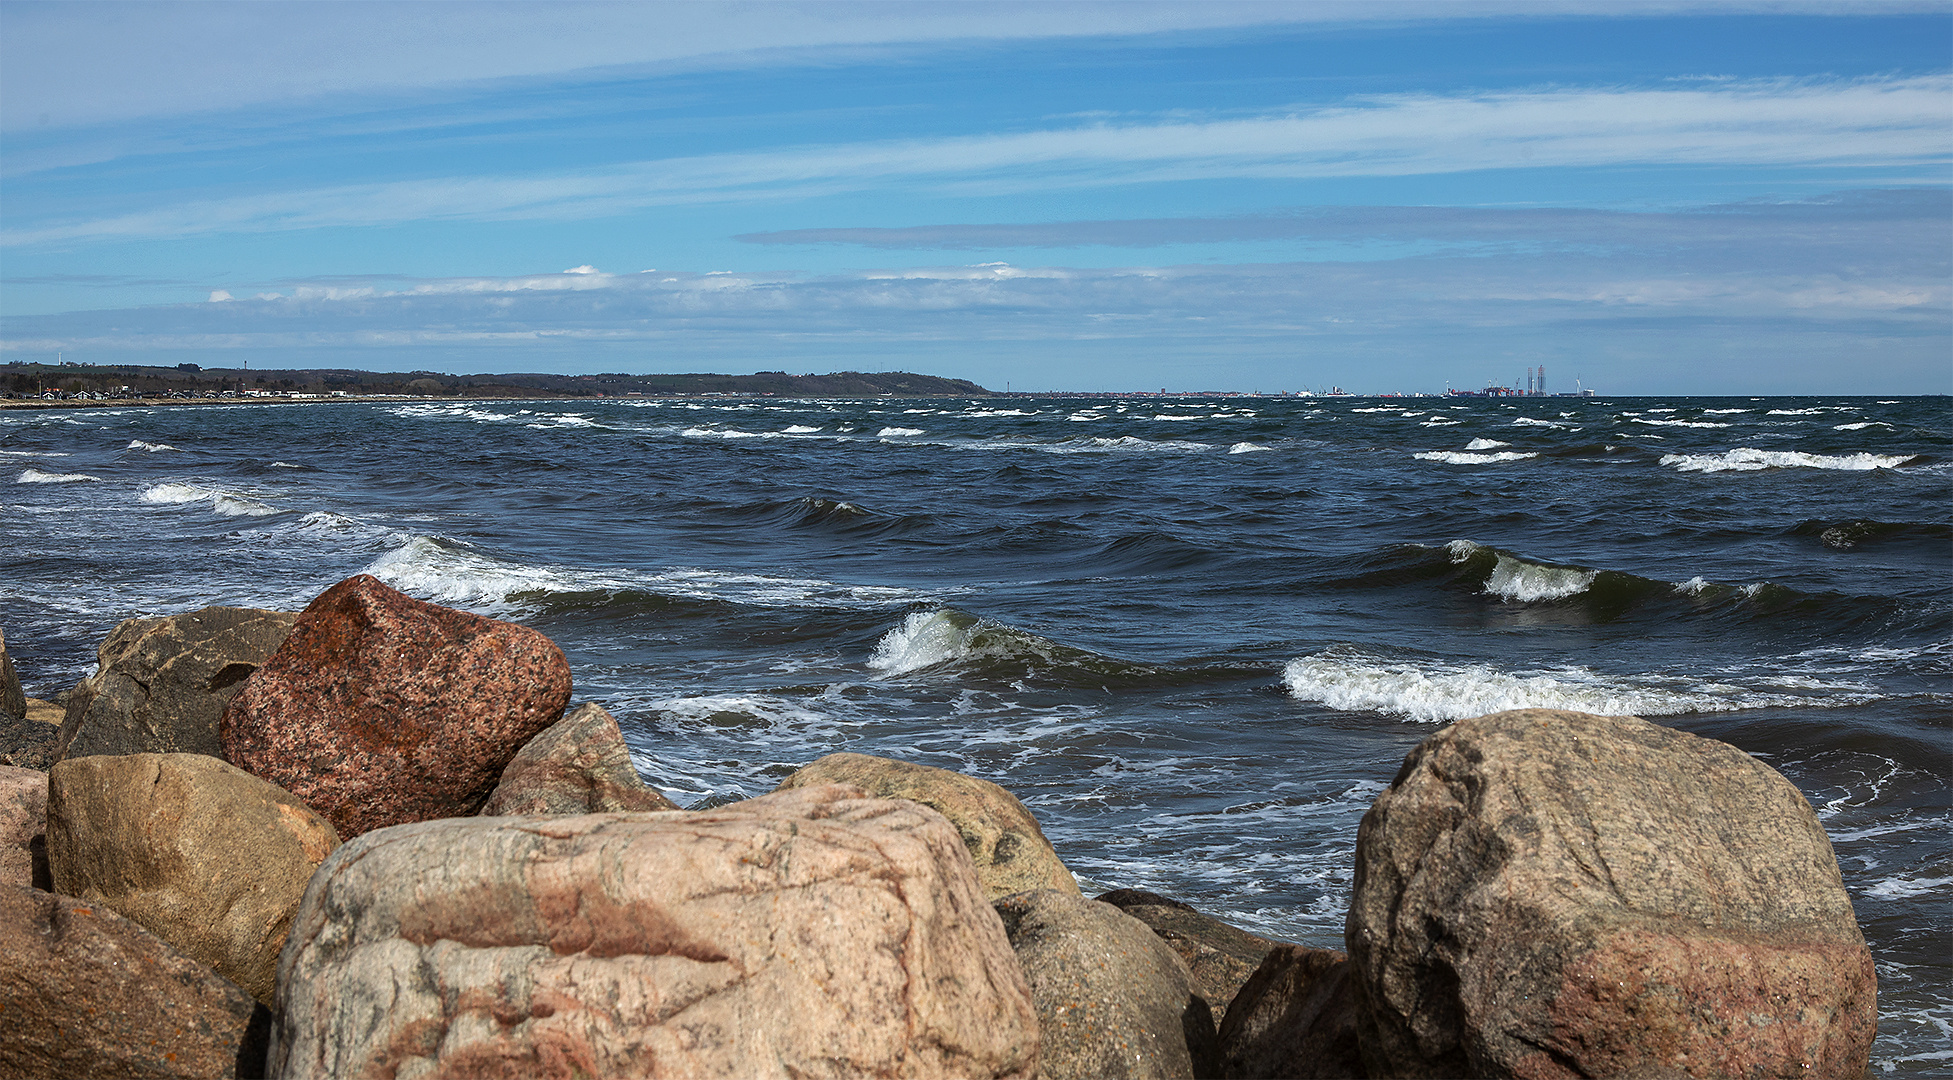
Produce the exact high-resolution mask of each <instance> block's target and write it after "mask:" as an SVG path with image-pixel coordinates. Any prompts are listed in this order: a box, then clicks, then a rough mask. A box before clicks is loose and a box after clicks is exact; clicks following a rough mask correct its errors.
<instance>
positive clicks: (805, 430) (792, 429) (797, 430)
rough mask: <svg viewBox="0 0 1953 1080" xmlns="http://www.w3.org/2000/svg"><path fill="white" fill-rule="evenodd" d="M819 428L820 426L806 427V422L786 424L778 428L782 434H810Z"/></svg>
mask: <svg viewBox="0 0 1953 1080" xmlns="http://www.w3.org/2000/svg"><path fill="white" fill-rule="evenodd" d="M819 430H820V428H817V427H808V426H807V425H806V424H788V425H787V426H786V427H783V428H781V429H780V433H781V434H782V435H812V434H813V433H814V432H816V431H819Z"/></svg>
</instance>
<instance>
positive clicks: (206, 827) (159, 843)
mask: <svg viewBox="0 0 1953 1080" xmlns="http://www.w3.org/2000/svg"><path fill="white" fill-rule="evenodd" d="M47 791H48V794H47V830H48V832H47V852H48V868H49V870H50V871H51V872H52V875H53V880H54V887H55V889H56V890H57V891H59V892H61V893H63V894H64V895H67V896H74V897H78V898H80V899H82V900H85V901H88V902H89V903H93V904H100V905H101V906H103V907H106V908H109V909H110V910H112V911H115V912H117V913H118V914H120V915H122V916H124V917H126V918H129V919H131V920H133V921H135V922H137V923H140V924H141V925H142V926H144V927H146V928H147V929H148V930H149V931H150V932H151V933H154V934H155V935H156V936H157V937H160V938H162V939H163V940H165V941H167V942H169V943H170V944H171V945H173V946H175V947H176V948H178V949H180V950H182V951H183V952H184V953H186V954H187V955H189V956H190V957H192V958H194V959H196V960H199V961H202V962H203V963H206V964H209V965H210V966H211V967H213V968H215V969H216V970H217V971H218V973H220V974H222V975H223V976H224V977H226V978H228V979H230V980H231V981H233V982H235V983H237V984H238V985H240V986H242V987H244V989H245V990H246V991H248V992H249V993H250V994H251V996H253V997H255V998H257V999H258V1000H259V1001H262V1002H265V1003H266V1004H270V1002H271V999H272V991H273V989H274V985H275V980H276V978H277V973H278V952H279V950H281V949H283V948H284V947H285V937H286V934H287V932H288V931H289V930H290V929H291V922H292V916H293V915H294V914H295V913H296V912H297V910H298V902H299V900H300V898H302V897H303V896H304V893H305V884H306V882H307V881H309V880H311V877H312V871H313V870H315V869H317V868H318V865H319V863H320V862H322V861H324V859H325V857H326V855H328V854H329V853H331V851H332V849H333V848H335V847H338V846H339V837H338V836H337V835H335V834H334V833H333V831H332V826H331V825H329V824H327V823H326V821H325V819H323V818H321V817H319V816H318V815H317V814H314V813H312V811H311V810H309V809H307V808H306V806H305V804H304V803H301V802H299V801H298V800H297V799H296V798H293V797H292V795H291V793H289V792H286V791H283V790H281V789H279V788H277V787H274V786H272V785H271V784H268V783H266V782H264V781H263V780H260V779H258V778H257V777H255V776H252V775H250V774H249V773H246V772H244V771H243V770H241V769H238V768H237V767H235V766H233V765H229V764H227V763H225V762H222V761H219V760H217V759H216V758H213V757H206V756H204V755H202V754H128V755H122V756H117V757H85V758H69V759H68V760H66V761H63V762H61V763H59V764H57V765H55V767H54V769H53V770H52V771H51V772H49V773H48V776H47Z"/></svg>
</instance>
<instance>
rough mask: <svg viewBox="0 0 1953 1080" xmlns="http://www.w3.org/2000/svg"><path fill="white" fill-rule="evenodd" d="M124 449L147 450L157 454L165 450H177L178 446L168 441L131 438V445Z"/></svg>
mask: <svg viewBox="0 0 1953 1080" xmlns="http://www.w3.org/2000/svg"><path fill="white" fill-rule="evenodd" d="M123 449H125V450H147V451H148V452H150V453H152V454H155V453H161V452H162V451H165V450H175V449H176V447H174V446H171V445H169V444H168V443H158V442H143V441H142V440H141V439H131V440H129V445H128V446H126V447H124V448H123Z"/></svg>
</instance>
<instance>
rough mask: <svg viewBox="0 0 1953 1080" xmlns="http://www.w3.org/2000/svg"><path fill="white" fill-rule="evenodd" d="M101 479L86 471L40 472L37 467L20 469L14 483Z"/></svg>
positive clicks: (63, 482) (60, 482) (79, 481)
mask: <svg viewBox="0 0 1953 1080" xmlns="http://www.w3.org/2000/svg"><path fill="white" fill-rule="evenodd" d="M101 479H102V478H101V477H99V476H90V475H88V474H87V473H78V472H71V473H51V472H42V471H41V470H39V469H22V470H21V473H20V479H18V480H16V481H14V483H16V484H84V483H100V482H101Z"/></svg>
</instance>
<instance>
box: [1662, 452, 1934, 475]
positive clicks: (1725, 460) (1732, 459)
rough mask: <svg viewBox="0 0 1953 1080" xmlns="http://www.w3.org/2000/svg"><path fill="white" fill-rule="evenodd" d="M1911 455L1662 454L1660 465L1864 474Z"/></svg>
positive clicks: (1898, 463)
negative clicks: (1832, 470) (1838, 470)
mask: <svg viewBox="0 0 1953 1080" xmlns="http://www.w3.org/2000/svg"><path fill="white" fill-rule="evenodd" d="M1914 456H1915V455H1912V454H1842V455H1831V454H1806V453H1804V452H1803V451H1800V450H1757V449H1753V448H1751V447H1747V446H1744V447H1738V448H1736V449H1734V450H1729V451H1726V452H1724V453H1721V454H1664V455H1662V459H1661V463H1662V464H1663V465H1673V466H1675V468H1676V470H1677V471H1679V472H1709V473H1714V472H1759V471H1761V470H1763V469H1842V470H1845V471H1848V472H1868V471H1870V470H1872V469H1896V468H1898V467H1899V466H1901V465H1904V464H1905V463H1906V462H1908V461H1911V460H1912V459H1913V457H1914Z"/></svg>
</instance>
